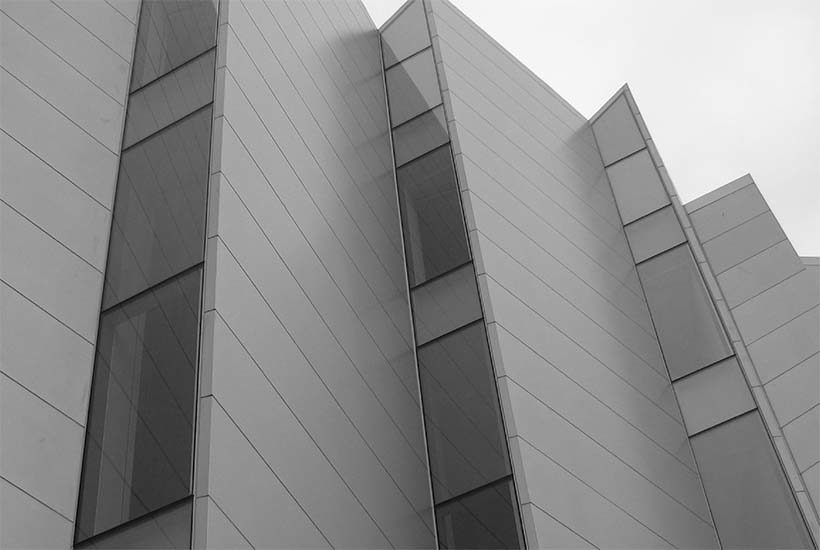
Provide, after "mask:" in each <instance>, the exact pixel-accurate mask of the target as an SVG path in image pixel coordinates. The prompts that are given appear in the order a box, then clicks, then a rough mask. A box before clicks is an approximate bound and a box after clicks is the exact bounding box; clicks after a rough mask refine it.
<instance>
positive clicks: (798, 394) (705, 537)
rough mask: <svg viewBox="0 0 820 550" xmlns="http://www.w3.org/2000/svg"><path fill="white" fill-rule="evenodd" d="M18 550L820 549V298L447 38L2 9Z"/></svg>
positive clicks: (420, 16) (648, 168)
mask: <svg viewBox="0 0 820 550" xmlns="http://www.w3.org/2000/svg"><path fill="white" fill-rule="evenodd" d="M0 19H2V21H0V25H1V27H0V28H1V29H2V32H0V40H2V44H0V67H2V74H1V75H0V85H1V86H2V93H0V100H1V101H2V114H1V115H0V129H2V136H0V138H1V139H2V149H1V150H0V152H1V153H2V158H1V159H0V200H1V201H2V204H0V208H2V214H0V227H1V228H2V229H0V239H1V240H2V241H1V243H0V244H2V251H1V255H0V279H2V305H1V306H0V315H2V326H1V327H0V328H1V329H2V332H0V371H2V379H0V422H2V427H1V429H2V431H0V438H1V439H0V546H1V547H2V548H66V549H67V548H331V547H332V548H391V547H392V548H398V547H402V548H409V547H413V548H435V547H441V548H556V549H559V548H817V541H818V538H819V535H818V509H820V261H818V259H817V258H801V257H799V256H798V255H797V254H796V253H795V251H794V249H793V247H792V245H791V244H790V243H789V241H788V239H787V238H786V236H785V234H784V233H783V231H782V229H781V228H780V225H779V224H778V222H777V220H776V218H775V217H774V215H773V214H772V212H771V210H770V209H769V207H768V206H767V204H766V201H765V199H764V198H763V197H762V195H761V194H760V191H759V190H758V188H757V186H756V185H755V183H754V181H753V180H752V178H751V177H750V176H743V177H741V178H739V179H738V180H736V181H733V182H731V183H729V184H727V185H725V186H723V187H721V188H719V189H717V190H715V191H713V192H711V193H709V194H707V195H705V196H703V197H700V198H698V199H696V200H694V201H692V202H690V203H688V204H685V205H684V204H682V203H681V201H680V199H679V197H678V195H677V192H676V190H675V188H674V186H673V184H672V182H671V179H670V177H669V174H668V173H667V171H666V169H665V167H664V164H663V161H662V159H661V157H660V155H659V153H658V151H657V148H656V147H655V145H654V142H653V140H652V138H651V135H650V133H649V131H648V129H647V126H646V124H645V123H644V121H643V118H642V116H641V114H640V111H639V110H638V107H637V105H636V103H635V101H634V99H633V97H632V94H631V92H630V90H629V88H628V87H626V86H624V88H622V89H621V90H619V91H618V92H617V93H616V94H615V95H614V96H613V98H612V99H611V100H610V101H608V102H607V103H606V104H605V105H604V106H603V107H602V108H601V110H600V111H599V112H598V113H597V114H596V115H595V116H593V117H592V118H591V119H589V120H587V119H586V118H585V117H583V116H582V115H580V114H579V113H578V112H577V111H576V110H575V109H574V108H573V107H572V106H571V105H570V104H569V103H567V102H566V101H565V100H564V99H563V98H561V97H560V96H558V95H557V94H556V93H555V92H554V91H553V90H552V89H551V88H550V87H549V86H548V85H547V84H545V83H544V82H542V81H541V80H540V79H539V78H537V77H536V76H535V75H533V74H532V73H531V72H530V71H529V70H528V69H527V68H526V67H524V66H523V65H522V64H521V63H520V62H518V61H517V60H516V59H515V58H514V57H512V56H511V55H510V54H509V53H508V52H506V51H505V50H504V49H503V48H502V47H501V46H500V45H498V44H497V43H496V42H495V41H494V40H492V38H490V37H489V36H488V35H487V34H486V33H484V32H483V31H482V30H481V29H480V28H479V27H477V26H476V25H475V24H474V23H473V22H471V21H470V20H469V19H468V18H467V17H465V16H464V15H463V14H462V13H461V12H459V11H458V10H457V9H456V8H455V7H454V6H452V5H451V4H450V3H448V2H447V1H446V0H409V1H408V2H407V3H405V4H404V5H403V6H402V7H401V8H400V9H399V10H398V11H397V13H396V14H395V15H394V16H393V17H392V18H391V19H390V20H388V21H387V22H386V23H385V24H384V25H383V26H382V27H381V28H380V29H376V28H375V26H374V24H373V22H372V20H371V19H370V18H369V16H368V14H367V12H366V10H365V9H364V6H363V5H362V4H361V3H360V2H359V1H358V0H346V1H342V0H340V1H328V2H314V1H301V0H297V1H293V2H291V1H288V2H282V1H275V0H252V1H251V0H248V1H245V0H220V1H217V0H194V1H192V0H164V1H159V0H111V1H102V0H100V1H93V2H91V1H89V2H75V1H71V0H54V1H53V2H50V3H46V2H27V1H23V0H3V1H2V3H0Z"/></svg>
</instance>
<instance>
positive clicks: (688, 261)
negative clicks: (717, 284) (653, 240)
mask: <svg viewBox="0 0 820 550" xmlns="http://www.w3.org/2000/svg"><path fill="white" fill-rule="evenodd" d="M638 273H639V274H640V276H641V283H642V284H643V288H644V291H645V292H646V300H647V302H648V303H649V310H650V311H651V313H652V320H653V321H654V322H655V328H656V330H657V331H658V339H659V340H660V344H661V349H663V356H664V358H665V359H666V366H667V367H668V368H669V374H670V375H671V377H672V380H677V379H678V378H680V377H681V376H685V375H687V374H689V373H690V372H694V371H696V370H698V369H700V368H702V367H705V366H706V365H710V364H712V363H714V362H716V361H719V360H721V359H725V358H726V357H728V356H729V355H731V354H732V352H731V349H730V348H729V340H728V339H727V338H726V334H725V333H724V332H723V325H722V324H721V323H720V320H719V319H718V316H717V312H716V311H715V306H714V305H713V304H712V299H711V297H710V296H709V293H708V292H707V290H706V285H705V284H704V283H703V279H702V278H701V276H700V271H698V266H697V265H696V264H695V259H694V258H693V257H692V253H691V252H690V251H689V246H688V245H683V246H679V247H677V248H673V249H672V250H669V251H667V252H664V253H663V254H660V255H658V256H655V257H654V258H650V259H649V260H647V261H645V262H643V263H642V264H640V265H639V266H638Z"/></svg>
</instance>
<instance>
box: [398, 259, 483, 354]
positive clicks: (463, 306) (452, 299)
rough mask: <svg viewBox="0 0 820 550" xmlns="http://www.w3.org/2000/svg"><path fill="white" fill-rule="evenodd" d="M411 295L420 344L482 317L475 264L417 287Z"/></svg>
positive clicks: (417, 338) (418, 342)
mask: <svg viewBox="0 0 820 550" xmlns="http://www.w3.org/2000/svg"><path fill="white" fill-rule="evenodd" d="M411 298H412V300H413V322H414V324H415V327H416V342H417V344H418V345H419V346H420V345H422V344H424V343H425V342H429V341H430V340H432V339H434V338H438V337H439V336H441V335H442V334H447V333H448V332H451V331H453V330H455V329H457V328H459V327H463V326H464V325H466V324H468V323H471V322H473V321H475V320H476V319H479V318H481V303H480V302H479V300H478V287H477V286H476V282H475V271H474V270H473V264H468V265H465V266H464V267H461V268H459V269H456V270H455V271H452V272H451V273H448V274H447V275H443V276H441V277H439V278H438V279H436V280H434V281H430V282H428V283H425V284H424V285H422V286H419V287H416V288H414V289H413V290H412V291H411Z"/></svg>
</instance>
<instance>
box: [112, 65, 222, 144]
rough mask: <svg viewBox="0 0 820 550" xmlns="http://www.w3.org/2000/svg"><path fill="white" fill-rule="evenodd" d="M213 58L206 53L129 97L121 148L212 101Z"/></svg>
mask: <svg viewBox="0 0 820 550" xmlns="http://www.w3.org/2000/svg"><path fill="white" fill-rule="evenodd" d="M215 56H216V50H210V51H208V52H206V53H204V54H202V55H201V56H199V57H198V58H196V59H195V60H194V61H192V62H190V63H186V64H185V65H183V66H182V67H180V68H179V69H177V70H175V71H173V72H171V73H169V74H167V75H165V76H163V77H162V78H160V79H158V80H156V81H155V82H152V83H151V84H149V85H148V86H145V87H144V88H142V89H141V90H139V91H138V92H135V93H133V94H131V97H130V98H129V99H128V118H126V120H125V136H124V137H123V144H122V147H123V149H127V148H128V147H130V146H131V145H133V144H134V143H136V142H138V141H139V140H141V139H143V138H145V137H147V136H150V135H151V134H153V133H154V132H156V131H157V130H160V129H162V128H165V127H166V126H168V125H169V124H171V123H172V122H174V121H177V120H179V119H181V118H183V117H185V116H187V115H189V114H191V113H193V112H194V111H196V110H197V109H199V108H200V107H204V106H205V105H207V104H208V103H210V102H211V101H212V100H213V95H214V60H215Z"/></svg>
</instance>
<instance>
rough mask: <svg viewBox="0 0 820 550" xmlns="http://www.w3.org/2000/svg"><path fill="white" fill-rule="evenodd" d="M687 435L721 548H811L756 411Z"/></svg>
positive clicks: (781, 469) (804, 526)
mask: <svg viewBox="0 0 820 550" xmlns="http://www.w3.org/2000/svg"><path fill="white" fill-rule="evenodd" d="M691 441H692V450H693V451H694V452H695V457H696V459H697V461H698V467H699V469H700V473H701V478H702V479H703V486H704V488H705V489H706V496H707V498H708V499H709V507H710V508H711V509H712V515H713V516H714V518H715V526H716V527H717V531H718V535H720V542H721V543H723V547H724V548H760V549H763V548H812V543H811V541H810V539H809V534H808V531H807V529H806V525H805V523H804V521H803V518H802V516H801V514H800V511H799V509H798V507H797V502H795V499H794V496H793V494H792V491H791V488H790V487H789V484H788V482H787V480H786V476H785V474H784V473H783V468H782V467H781V466H780V462H779V461H778V459H777V456H776V455H775V451H774V448H773V447H772V444H771V441H770V440H769V437H768V435H767V434H766V430H765V428H764V427H763V422H762V421H761V419H760V414H759V413H758V412H757V411H752V412H750V413H748V414H745V415H743V416H740V417H738V418H735V419H734V420H730V421H729V422H726V423H724V424H721V425H719V426H716V427H714V428H712V429H710V430H706V431H705V432H701V433H699V434H698V435H696V436H694V437H693V438H692V439H691Z"/></svg>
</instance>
